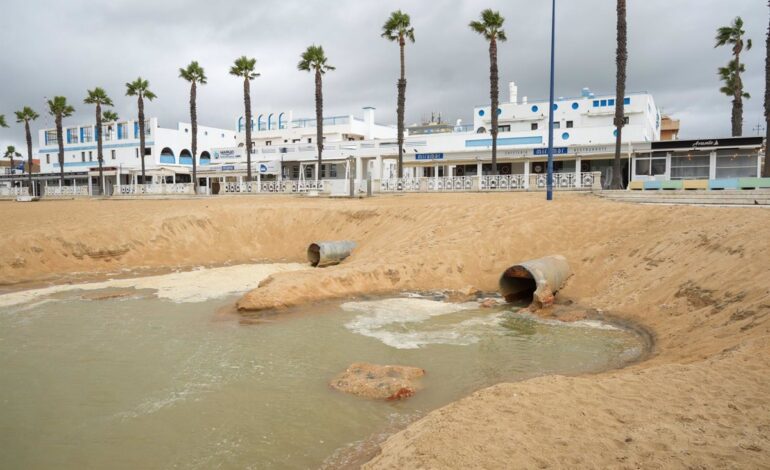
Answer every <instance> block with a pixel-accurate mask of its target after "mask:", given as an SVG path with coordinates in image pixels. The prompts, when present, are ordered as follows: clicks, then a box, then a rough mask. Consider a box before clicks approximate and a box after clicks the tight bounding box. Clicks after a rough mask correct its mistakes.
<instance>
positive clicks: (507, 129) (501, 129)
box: [497, 124, 511, 132]
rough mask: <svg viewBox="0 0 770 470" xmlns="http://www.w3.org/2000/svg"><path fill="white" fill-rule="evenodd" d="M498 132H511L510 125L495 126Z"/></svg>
mask: <svg viewBox="0 0 770 470" xmlns="http://www.w3.org/2000/svg"><path fill="white" fill-rule="evenodd" d="M497 130H498V132H511V125H510V124H506V125H504V126H497Z"/></svg>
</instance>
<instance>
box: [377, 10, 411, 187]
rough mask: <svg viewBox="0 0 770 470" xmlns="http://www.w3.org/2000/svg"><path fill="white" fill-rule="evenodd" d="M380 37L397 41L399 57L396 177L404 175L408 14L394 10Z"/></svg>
mask: <svg viewBox="0 0 770 470" xmlns="http://www.w3.org/2000/svg"><path fill="white" fill-rule="evenodd" d="M382 37H384V38H385V39H387V40H389V41H394V42H397V43H398V48H399V52H400V59H401V75H400V76H399V79H398V84H397V85H396V87H397V90H398V103H397V105H396V116H397V119H398V177H399V178H401V177H403V176H404V108H405V105H406V68H405V64H404V46H405V45H406V40H407V39H409V40H410V41H411V42H414V28H413V27H412V25H411V22H410V18H409V15H407V14H406V13H404V12H402V11H401V10H397V11H394V12H393V13H391V14H390V17H389V18H388V19H387V21H385V24H384V25H382Z"/></svg>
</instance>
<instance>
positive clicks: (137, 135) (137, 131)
mask: <svg viewBox="0 0 770 470" xmlns="http://www.w3.org/2000/svg"><path fill="white" fill-rule="evenodd" d="M138 138H139V123H138V122H137V121H134V139H138ZM145 145H146V144H145Z"/></svg>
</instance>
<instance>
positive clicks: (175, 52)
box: [0, 0, 768, 148]
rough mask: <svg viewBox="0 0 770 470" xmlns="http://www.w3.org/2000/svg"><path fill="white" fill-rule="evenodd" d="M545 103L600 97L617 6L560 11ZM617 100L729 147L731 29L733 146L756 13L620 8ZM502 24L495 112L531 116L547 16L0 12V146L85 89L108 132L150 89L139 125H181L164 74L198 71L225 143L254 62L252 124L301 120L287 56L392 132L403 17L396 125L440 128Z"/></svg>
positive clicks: (287, 5)
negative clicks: (725, 74) (393, 20)
mask: <svg viewBox="0 0 770 470" xmlns="http://www.w3.org/2000/svg"><path fill="white" fill-rule="evenodd" d="M558 3H559V5H558V7H557V8H558V12H557V56H556V64H557V70H556V74H557V79H556V90H557V91H556V94H557V96H575V95H577V94H579V92H580V89H581V88H582V87H590V88H591V90H592V91H594V92H595V93H597V94H599V93H614V77H615V2H614V1H612V0H558ZM628 3H629V10H628V24H629V26H628V27H629V63H628V86H627V89H628V90H629V91H649V92H651V93H653V95H654V97H655V99H656V101H657V104H658V106H659V107H660V108H662V110H663V111H664V112H665V113H667V114H671V115H672V116H674V117H675V118H678V119H681V120H682V134H681V135H682V137H683V138H698V137H713V136H717V137H719V136H726V135H729V133H730V98H728V97H726V96H723V95H721V94H720V93H719V86H720V83H719V80H718V78H717V74H716V69H717V67H718V66H721V65H724V64H726V63H727V61H728V60H729V59H730V51H729V49H727V48H719V49H714V47H713V46H714V35H715V31H716V29H717V27H719V26H722V25H726V24H728V23H729V22H730V21H731V20H732V19H733V18H734V17H735V16H737V15H740V16H742V17H743V19H744V20H745V22H746V26H745V29H746V31H747V36H748V37H749V38H752V39H753V40H754V43H755V48H754V49H752V50H751V51H749V52H748V53H746V54H744V56H743V57H744V61H745V63H746V69H747V71H746V74H745V76H744V84H745V86H746V91H748V92H749V93H751V95H752V98H751V99H750V100H748V102H747V103H746V108H745V116H744V134H747V135H754V134H755V133H756V132H755V131H753V130H752V129H753V128H754V127H755V126H756V125H757V123H758V122H759V121H760V120H763V117H762V96H763V93H764V89H763V84H764V72H763V71H764V57H765V33H766V30H767V24H768V11H767V6H766V5H764V2H762V1H759V0H729V1H727V0H630V1H629V2H628ZM486 7H491V8H494V9H498V10H500V12H501V14H502V15H503V16H504V17H505V18H506V23H505V30H506V33H507V35H508V42H506V43H504V44H501V46H500V50H499V63H500V81H501V98H503V99H505V100H507V86H506V83H507V82H509V81H515V82H516V83H517V84H518V85H519V96H528V97H529V99H530V101H532V100H534V99H538V98H545V97H547V93H548V51H549V24H550V23H549V22H550V2H547V1H546V0H538V1H533V0H507V1H494V0H490V1H486V2H479V1H471V0H466V1H461V0H433V1H430V2H427V1H419V2H418V1H415V0H412V1H395V0H389V1H382V0H335V1H309V0H280V1H264V0H239V1H235V0H220V1H212V0H162V1H158V0H109V1H93V0H90V1H89V0H66V1H64V0H3V2H2V6H0V11H2V16H3V18H4V22H3V27H2V28H0V41H1V42H0V43H2V44H3V49H2V53H0V74H1V75H0V76H1V77H2V78H0V80H2V86H0V114H5V116H6V120H8V121H9V124H11V125H12V127H11V128H10V129H2V130H0V146H2V148H5V145H8V144H11V143H12V144H16V145H17V146H21V144H22V142H23V140H24V136H23V128H22V127H21V126H19V125H17V124H15V122H14V119H13V111H15V110H17V109H20V108H21V107H22V106H24V105H29V106H32V107H33V108H34V109H36V110H37V111H38V113H40V114H41V119H40V120H38V121H37V122H36V123H35V126H36V128H40V127H48V126H52V122H53V121H52V118H50V117H49V116H48V115H47V114H46V113H45V107H44V100H45V98H46V97H52V96H54V95H64V96H66V97H67V98H68V99H69V100H70V102H71V103H72V104H73V105H74V106H75V108H76V110H77V112H76V114H75V116H74V117H72V118H70V119H69V120H68V121H67V122H68V123H72V124H76V123H82V122H90V121H92V119H93V116H92V115H93V109H92V107H91V106H87V105H84V104H83V103H82V101H83V97H84V96H85V94H86V89H88V88H93V87H95V86H101V87H103V88H105V89H106V90H107V92H108V93H109V95H110V96H111V97H112V98H113V100H114V101H115V108H116V111H117V112H118V114H119V115H120V116H121V117H124V118H127V117H132V116H135V113H136V111H135V109H134V105H135V101H134V100H133V99H130V98H127V97H125V96H124V94H125V86H124V84H125V82H126V81H129V80H131V79H133V78H136V77H137V76H139V75H141V76H142V77H144V78H146V79H148V80H149V81H150V84H151V88H152V90H153V91H154V92H155V93H156V94H157V95H158V99H157V100H156V101H155V102H153V103H151V104H149V105H148V111H147V112H148V114H149V115H153V116H157V117H159V118H160V121H161V125H162V126H164V127H175V126H176V123H177V122H178V121H188V120H189V110H188V101H187V100H188V93H189V87H188V84H187V83H186V82H184V81H183V80H181V79H180V78H178V69H179V67H182V66H184V65H186V64H187V63H189V62H190V60H198V61H199V62H200V63H201V65H202V66H203V67H204V68H205V70H206V73H207V75H208V78H209V82H208V84H207V85H205V86H204V87H202V89H200V90H199V92H198V119H199V121H200V123H201V124H202V125H209V126H217V127H225V128H233V127H234V126H235V120H236V118H237V116H239V115H240V114H241V113H242V112H243V109H242V107H243V101H242V99H243V98H242V86H241V82H240V81H239V80H238V79H237V78H235V77H232V76H230V75H229V74H228V69H229V66H230V64H231V63H232V61H233V59H235V58H236V57H238V56H240V55H244V54H245V55H248V56H253V57H256V58H257V59H258V62H257V67H258V70H259V72H261V74H262V76H261V77H260V78H257V79H256V80H255V81H254V83H253V85H252V104H253V108H254V113H255V114H257V113H258V112H262V111H267V110H272V111H284V110H286V111H288V110H293V112H294V116H295V118H296V117H303V116H312V115H313V106H314V101H313V92H314V88H313V79H312V76H311V75H310V74H308V73H307V72H299V71H297V68H296V65H297V61H298V58H299V55H300V53H301V52H302V51H303V50H304V48H305V47H306V46H308V45H310V44H313V43H316V44H320V45H323V46H324V49H325V50H326V53H327V56H328V57H329V62H330V63H331V64H333V65H335V66H336V67H337V70H336V71H334V72H331V73H329V74H327V75H326V77H325V79H324V80H325V81H324V104H325V114H326V115H333V114H350V113H353V114H356V115H360V113H361V108H362V107H363V106H375V107H376V108H377V115H376V119H377V121H378V122H381V123H385V124H392V123H394V122H395V104H396V79H397V76H398V47H397V45H396V44H394V43H390V42H387V41H385V40H384V39H382V38H381V37H380V32H381V26H382V24H383V22H384V21H385V19H386V18H387V16H388V14H389V13H390V12H391V11H392V10H395V9H398V8H400V9H402V10H404V11H405V12H407V13H409V14H410V15H411V18H412V24H413V25H414V28H415V37H416V43H415V44H409V45H408V46H407V51H406V60H407V80H408V86H407V110H406V116H407V123H413V122H417V121H420V120H421V119H422V118H424V117H429V116H430V113H431V112H432V111H435V112H440V113H441V115H442V117H444V118H445V119H446V120H450V121H453V120H454V119H458V118H462V119H463V121H464V122H468V121H469V120H470V119H471V114H472V108H473V106H474V105H478V104H482V103H485V102H487V101H488V86H489V83H488V66H489V65H488V60H489V59H488V53H487V44H486V43H485V41H484V40H483V38H481V37H479V36H478V35H477V34H476V33H474V32H472V31H471V30H470V29H469V28H468V23H469V21H471V20H473V19H476V18H477V17H478V15H479V12H480V10H481V9H483V8H486Z"/></svg>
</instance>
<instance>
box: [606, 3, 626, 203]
mask: <svg viewBox="0 0 770 470" xmlns="http://www.w3.org/2000/svg"><path fill="white" fill-rule="evenodd" d="M617 13H618V26H617V28H618V29H617V41H618V46H617V51H616V57H615V62H616V65H617V74H616V77H615V134H616V136H615V161H614V162H613V165H612V184H611V185H610V187H611V188H612V189H623V176H622V175H621V173H622V170H621V165H620V146H621V143H622V140H623V125H624V120H625V113H624V109H623V108H624V105H625V103H624V101H625V99H626V62H627V60H628V50H627V31H626V30H627V25H626V0H618V5H617Z"/></svg>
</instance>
